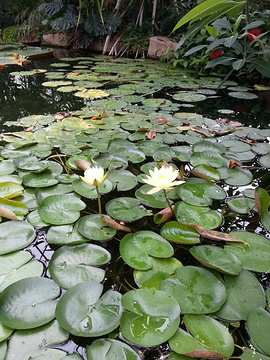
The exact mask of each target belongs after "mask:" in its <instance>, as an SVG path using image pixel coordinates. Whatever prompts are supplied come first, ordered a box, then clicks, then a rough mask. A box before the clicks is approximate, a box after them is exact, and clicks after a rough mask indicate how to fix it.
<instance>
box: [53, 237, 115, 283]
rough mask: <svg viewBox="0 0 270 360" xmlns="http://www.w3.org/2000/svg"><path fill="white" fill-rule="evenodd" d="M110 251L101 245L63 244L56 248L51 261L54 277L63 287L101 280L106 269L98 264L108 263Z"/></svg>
mask: <svg viewBox="0 0 270 360" xmlns="http://www.w3.org/2000/svg"><path fill="white" fill-rule="evenodd" d="M110 259H111V255H110V253H109V252H108V251H107V250H105V249H103V248H102V247H101V246H97V245H93V244H81V245H76V246H62V247H61V248H60V249H58V250H56V251H55V252H54V254H53V256H52V258H51V260H50V263H49V271H50V274H51V277H52V279H53V280H54V281H55V282H56V283H57V284H58V285H59V286H61V287H62V288H64V289H70V288H71V287H72V286H74V285H76V284H79V283H83V282H87V281H98V282H101V281H102V280H103V279H104V276H105V270H103V269H101V268H99V267H98V266H100V265H104V264H106V263H108V262H109V261H110Z"/></svg>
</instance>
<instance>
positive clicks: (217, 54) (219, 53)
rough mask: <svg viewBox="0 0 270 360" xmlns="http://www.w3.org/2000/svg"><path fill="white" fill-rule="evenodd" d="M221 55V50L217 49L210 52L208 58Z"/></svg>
mask: <svg viewBox="0 0 270 360" xmlns="http://www.w3.org/2000/svg"><path fill="white" fill-rule="evenodd" d="M221 55H222V52H221V50H219V49H217V50H215V51H214V52H213V53H212V54H211V56H210V59H211V60H213V59H215V58H217V57H219V56H221Z"/></svg>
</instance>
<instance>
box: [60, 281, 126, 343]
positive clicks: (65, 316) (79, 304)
mask: <svg viewBox="0 0 270 360" xmlns="http://www.w3.org/2000/svg"><path fill="white" fill-rule="evenodd" d="M102 290H103V286H102V285H101V284H100V283H98V282H96V281H89V282H85V283H81V284H77V285H75V286H73V287H72V288H71V289H69V290H68V291H67V292H66V293H65V294H64V295H63V296H62V298H61V299H60V300H59V302H58V304H57V307H56V312H55V315H56V319H57V320H58V322H59V323H60V325H61V326H62V327H63V328H64V329H66V330H67V331H69V332H70V333H71V334H74V335H77V336H82V337H97V336H102V335H106V334H108V333H110V332H111V331H113V330H114V329H116V328H117V327H118V325H119V323H120V318H121V315H122V311H123V309H122V306H121V297H122V295H121V294H120V293H119V292H117V291H113V290H108V291H107V292H105V294H104V295H102V296H101V293H102Z"/></svg>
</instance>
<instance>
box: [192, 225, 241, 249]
mask: <svg viewBox="0 0 270 360" xmlns="http://www.w3.org/2000/svg"><path fill="white" fill-rule="evenodd" d="M186 225H189V226H192V227H194V228H195V229H196V230H197V231H198V233H199V234H200V235H201V236H203V237H205V238H207V239H210V240H215V241H228V242H241V243H243V244H246V242H245V241H244V240H240V239H238V238H237V237H235V236H232V235H230V234H225V233H222V232H219V231H215V230H205V228H204V227H203V226H200V225H195V224H191V223H188V222H186Z"/></svg>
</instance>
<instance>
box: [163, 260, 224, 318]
mask: <svg viewBox="0 0 270 360" xmlns="http://www.w3.org/2000/svg"><path fill="white" fill-rule="evenodd" d="M175 275H176V278H177V280H174V279H170V278H168V279H166V280H164V281H163V283H162V284H161V286H160V290H163V291H165V292H166V293H167V294H170V295H172V296H173V297H174V298H175V299H176V300H177V301H178V303H179V305H180V308H181V312H182V313H183V314H207V313H213V312H215V311H217V310H218V309H220V307H221V306H222V304H223V303H224V302H225V300H226V289H225V286H224V285H223V283H222V282H221V281H220V280H218V279H217V277H216V276H215V275H213V274H212V273H211V272H210V271H208V270H206V269H203V268H199V267H196V266H184V267H182V268H179V269H177V270H176V272H175Z"/></svg>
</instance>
